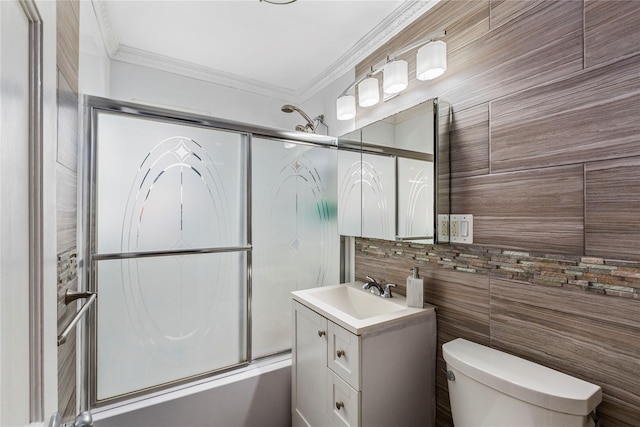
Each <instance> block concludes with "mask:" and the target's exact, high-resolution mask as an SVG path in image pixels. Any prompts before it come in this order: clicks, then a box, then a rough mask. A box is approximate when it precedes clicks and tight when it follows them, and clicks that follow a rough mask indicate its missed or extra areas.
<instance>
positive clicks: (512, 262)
mask: <svg viewBox="0 0 640 427" xmlns="http://www.w3.org/2000/svg"><path fill="white" fill-rule="evenodd" d="M356 252H365V253H367V254H370V255H378V256H384V257H388V258H397V259H398V260H399V261H400V260H401V261H403V262H406V261H407V260H412V261H415V265H416V266H420V265H428V266H430V267H434V266H437V267H441V268H446V269H452V270H458V271H464V272H468V273H478V274H489V273H491V275H493V276H500V277H504V278H509V279H514V280H521V281H526V282H529V283H535V284H538V285H545V286H556V287H563V288H568V289H576V290H582V291H587V292H594V293H599V294H606V295H609V296H613V297H621V298H632V299H636V300H640V262H633V261H624V260H613V259H606V258H594V257H581V256H569V255H557V254H545V253H540V252H527V251H514V250H506V249H499V248H487V247H482V246H475V245H422V244H418V243H409V242H393V241H385V240H374V239H360V238H359V239H356Z"/></svg>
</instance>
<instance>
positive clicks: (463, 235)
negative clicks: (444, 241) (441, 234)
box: [450, 215, 473, 243]
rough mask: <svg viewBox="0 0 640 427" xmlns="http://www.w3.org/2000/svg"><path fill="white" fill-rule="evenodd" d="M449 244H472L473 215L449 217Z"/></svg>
mask: <svg viewBox="0 0 640 427" xmlns="http://www.w3.org/2000/svg"><path fill="white" fill-rule="evenodd" d="M450 227H451V243H473V215H451V216H450Z"/></svg>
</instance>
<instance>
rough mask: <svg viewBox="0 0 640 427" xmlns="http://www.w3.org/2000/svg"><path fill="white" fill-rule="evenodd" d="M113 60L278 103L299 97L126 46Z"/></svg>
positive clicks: (284, 90)
mask: <svg viewBox="0 0 640 427" xmlns="http://www.w3.org/2000/svg"><path fill="white" fill-rule="evenodd" d="M111 60H113V61H120V62H125V63H128V64H134V65H141V66H145V67H149V68H153V69H156V70H160V71H165V72H169V73H173V74H178V75H181V76H185V77H190V78H193V79H198V80H202V81H205V82H209V83H214V84H217V85H220V86H226V87H229V88H233V89H237V90H242V91H245V92H250V93H254V94H259V95H264V96H268V97H271V98H276V99H282V100H287V99H289V100H290V99H292V98H293V99H295V98H297V97H298V93H297V92H296V91H294V90H291V89H288V88H285V87H280V86H276V85H268V84H266V83H263V82H261V81H258V80H253V79H247V78H245V77H242V76H238V75H237V74H233V73H226V72H223V71H218V70H215V69H213V68H209V67H204V66H201V65H197V64H194V63H192V62H187V61H181V60H179V59H175V58H170V57H167V56H163V55H158V54H155V53H151V52H147V51H144V50H140V49H135V48H132V47H129V46H124V45H121V46H120V48H119V49H118V50H117V51H116V52H115V53H114V54H113V55H112V56H111Z"/></svg>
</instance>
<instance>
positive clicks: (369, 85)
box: [358, 77, 380, 107]
mask: <svg viewBox="0 0 640 427" xmlns="http://www.w3.org/2000/svg"><path fill="white" fill-rule="evenodd" d="M378 101H380V91H379V90H378V79H376V78H373V77H369V78H367V79H364V80H363V81H361V82H360V83H359V84H358V103H359V104H360V106H361V107H371V106H372V105H376V104H377V103H378Z"/></svg>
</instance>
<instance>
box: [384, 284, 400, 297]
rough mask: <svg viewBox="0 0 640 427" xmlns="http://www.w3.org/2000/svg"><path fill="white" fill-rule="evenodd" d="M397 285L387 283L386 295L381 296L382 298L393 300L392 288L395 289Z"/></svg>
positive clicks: (385, 287)
mask: <svg viewBox="0 0 640 427" xmlns="http://www.w3.org/2000/svg"><path fill="white" fill-rule="evenodd" d="M396 286H397V285H396V284H395V283H387V284H386V285H384V294H382V295H380V296H381V297H382V298H393V295H391V288H395V287H396Z"/></svg>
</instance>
